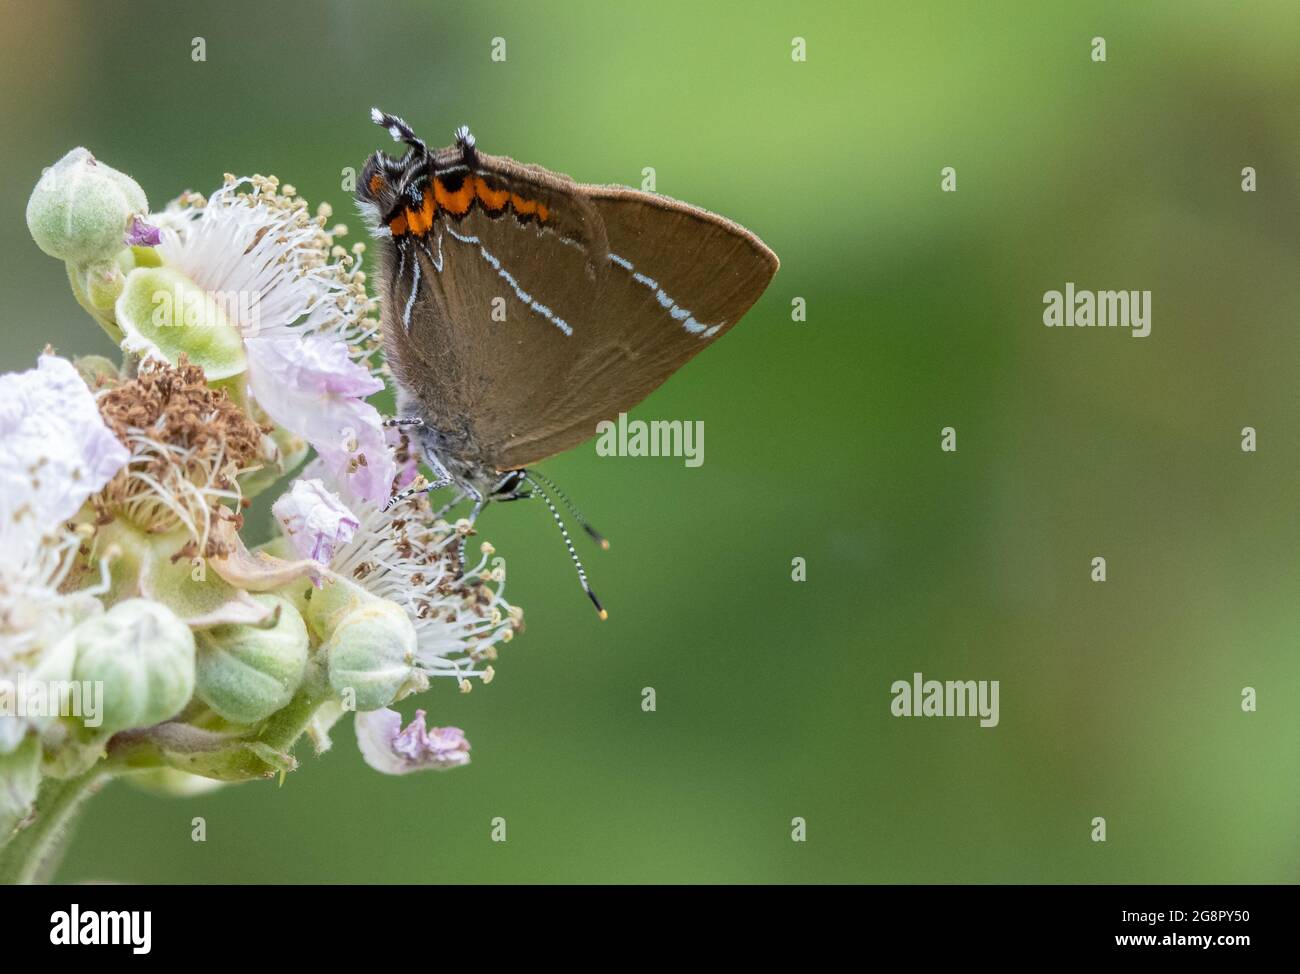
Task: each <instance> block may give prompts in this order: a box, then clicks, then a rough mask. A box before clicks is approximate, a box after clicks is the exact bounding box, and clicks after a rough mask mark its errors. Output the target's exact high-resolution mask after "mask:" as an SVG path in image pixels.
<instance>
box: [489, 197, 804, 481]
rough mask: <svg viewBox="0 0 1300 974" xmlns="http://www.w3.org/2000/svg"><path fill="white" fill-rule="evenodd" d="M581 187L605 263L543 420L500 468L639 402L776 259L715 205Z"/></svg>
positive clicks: (754, 288)
mask: <svg viewBox="0 0 1300 974" xmlns="http://www.w3.org/2000/svg"><path fill="white" fill-rule="evenodd" d="M581 189H582V192H583V195H584V197H585V199H586V200H587V201H588V202H590V203H592V204H594V206H595V208H596V211H597V212H598V213H599V214H600V216H601V218H602V220H603V221H604V226H605V233H606V236H607V238H608V240H609V256H608V257H607V260H606V264H607V266H606V268H605V271H604V273H603V274H602V276H601V280H600V282H599V286H598V287H597V289H596V292H595V295H594V298H593V300H592V301H590V302H589V304H588V305H587V307H586V309H585V314H584V315H582V316H579V317H578V320H577V322H576V323H575V337H576V336H579V335H580V336H583V338H584V340H583V342H582V345H581V347H580V348H579V349H578V350H577V353H576V354H575V355H574V356H573V357H572V358H571V359H570V362H569V367H568V370H567V371H566V372H565V373H563V374H562V375H560V376H557V377H556V380H557V386H556V387H555V388H553V389H552V391H551V398H550V399H549V401H548V406H547V410H546V416H545V419H546V422H545V423H539V424H534V426H533V427H532V428H531V429H530V430H529V431H528V432H527V433H526V434H523V435H519V436H515V437H513V438H511V439H510V440H508V441H506V442H505V443H504V444H503V447H502V450H501V455H500V463H499V468H500V469H513V468H515V467H520V466H526V465H527V464H529V463H536V462H537V461H539V460H542V459H544V458H546V457H548V456H553V455H554V454H557V453H561V452H563V451H565V450H568V449H570V448H571V447H574V446H576V445H578V444H579V443H582V442H583V441H585V440H587V439H589V438H590V437H592V436H594V435H595V434H596V425H597V423H599V422H600V421H601V420H609V419H614V418H615V417H617V416H618V414H619V413H620V412H626V411H628V410H629V409H631V408H632V407H633V406H635V405H636V404H637V403H639V402H641V401H642V400H643V399H645V398H646V397H647V396H648V395H650V393H652V392H653V391H654V390H655V389H657V388H659V386H661V385H662V384H663V383H664V382H665V381H666V380H667V379H668V377H669V376H670V375H672V374H673V373H674V372H676V371H677V370H678V369H680V368H681V367H682V366H683V365H685V364H686V363H687V362H688V361H690V360H691V359H692V358H694V357H695V356H696V355H698V354H699V353H700V352H701V351H703V350H704V349H705V348H706V347H707V346H709V345H711V344H712V343H713V342H715V341H717V339H718V338H720V337H721V336H722V335H724V334H726V332H727V331H729V330H730V329H731V328H732V327H733V326H734V325H735V324H736V323H737V322H738V321H739V320H740V319H741V317H742V316H743V315H744V314H745V313H746V312H747V311H748V310H749V309H750V307H751V306H752V305H753V304H754V302H755V301H757V300H758V298H759V296H760V295H761V294H762V293H763V291H764V289H766V287H767V285H768V283H769V282H770V281H771V279H772V276H773V275H774V274H775V273H776V270H777V267H778V266H779V262H778V260H777V258H776V255H775V254H774V253H772V251H771V250H769V249H768V248H767V247H766V246H765V245H764V244H763V242H762V241H761V240H759V239H758V237H756V236H754V234H752V233H750V232H749V231H748V230H746V229H744V228H743V227H741V226H739V225H737V224H735V223H733V222H731V221H730V220H727V219H725V218H723V217H720V216H717V215H715V214H713V213H709V212H707V211H705V210H701V209H699V208H697V207H694V206H690V205H688V204H686V203H680V202H678V201H676V200H672V199H667V198H665V197H662V196H656V195H654V194H651V193H642V192H638V191H636V190H631V189H626V188H623V187H618V186H583V187H581Z"/></svg>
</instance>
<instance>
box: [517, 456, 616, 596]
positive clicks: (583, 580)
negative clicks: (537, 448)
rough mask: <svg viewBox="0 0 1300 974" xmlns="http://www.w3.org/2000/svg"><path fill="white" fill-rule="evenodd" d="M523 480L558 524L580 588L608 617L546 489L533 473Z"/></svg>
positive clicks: (526, 475)
mask: <svg viewBox="0 0 1300 974" xmlns="http://www.w3.org/2000/svg"><path fill="white" fill-rule="evenodd" d="M524 480H526V481H528V483H530V484H532V485H533V489H534V490H536V491H537V496H538V497H540V498H541V499H542V500H543V501H545V502H546V506H547V508H548V509H549V510H550V512H551V517H553V518H555V523H556V524H557V525H559V528H560V534H561V535H562V536H563V537H564V547H566V548H568V549H569V557H570V558H572V559H573V564H574V567H575V568H577V569H578V582H579V583H580V584H581V585H582V590H583V591H584V592H586V593H587V598H589V599H591V604H592V605H594V606H595V607H596V612H597V613H598V614H599V615H600V617H601V619H608V618H609V613H608V612H606V611H605V607H604V606H603V605H601V604H600V599H598V598H596V593H595V592H593V591H592V590H591V586H590V585H588V584H587V571H586V569H585V568H583V567H582V559H581V558H579V557H578V552H577V551H575V550H574V547H573V542H572V541H571V540H570V539H569V529H568V528H566V527H565V526H564V519H563V518H561V517H560V512H559V511H558V510H556V508H555V504H554V503H553V502H552V501H551V498H550V497H549V496H548V495H547V493H546V491H545V490H543V489H542V485H541V484H539V483H538V482H537V481H536V480H534V479H533V474H525V475H524Z"/></svg>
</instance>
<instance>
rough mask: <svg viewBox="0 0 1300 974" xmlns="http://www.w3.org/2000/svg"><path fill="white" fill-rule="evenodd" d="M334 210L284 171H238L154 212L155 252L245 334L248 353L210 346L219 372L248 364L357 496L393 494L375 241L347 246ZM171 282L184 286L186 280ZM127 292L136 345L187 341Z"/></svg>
mask: <svg viewBox="0 0 1300 974" xmlns="http://www.w3.org/2000/svg"><path fill="white" fill-rule="evenodd" d="M245 187H248V191H243V190H244V189H245ZM330 215H331V211H330V209H329V207H328V206H326V205H322V206H320V207H318V209H317V211H316V215H315V217H311V216H309V215H308V212H307V204H306V202H305V201H303V200H302V199H300V198H298V197H297V195H296V193H295V191H294V190H293V187H291V186H285V187H283V188H282V189H281V187H280V185H279V181H278V180H276V179H275V178H274V177H261V176H255V177H252V178H251V179H236V178H235V177H234V176H227V177H226V181H225V184H224V185H223V186H222V187H221V189H219V190H217V192H216V193H214V194H213V195H212V197H211V198H210V199H206V200H205V199H204V198H203V197H202V196H198V195H196V194H186V195H185V196H182V197H181V198H180V199H179V200H177V201H176V202H175V203H173V204H172V205H170V206H169V207H168V208H167V209H166V210H165V211H164V212H162V213H157V214H153V215H152V216H151V217H150V220H151V221H152V222H153V223H155V224H156V225H157V226H158V229H159V233H160V237H161V241H160V243H159V244H158V245H157V246H156V247H155V248H154V249H155V252H156V253H157V256H158V258H159V260H160V261H161V263H162V266H163V268H164V269H166V270H168V271H171V272H175V273H177V274H179V275H183V278H184V280H185V281H188V282H191V283H192V284H193V285H195V286H197V288H199V289H200V290H201V291H202V292H203V296H204V297H205V298H206V299H207V301H208V303H207V304H203V305H201V307H200V308H199V313H198V314H197V315H196V317H197V319H198V320H199V321H202V322H209V323H210V322H213V321H217V322H218V323H219V324H221V325H222V328H221V331H223V332H227V333H228V331H229V327H233V329H235V330H237V331H238V333H239V335H240V336H241V337H242V348H241V349H240V350H239V353H238V354H236V352H235V350H233V349H231V348H230V347H228V346H226V345H222V346H221V347H211V348H209V349H207V350H208V351H211V352H212V353H213V355H212V359H213V362H212V363H211V364H213V365H215V366H217V369H216V371H219V372H225V373H226V374H227V375H230V376H235V375H239V374H240V373H241V372H243V371H245V369H246V371H247V377H246V383H247V388H248V390H249V391H250V392H251V393H252V397H253V399H254V401H255V402H256V403H257V405H258V406H259V407H260V408H261V409H262V410H263V411H265V412H266V414H267V415H268V416H269V417H270V418H271V419H273V420H274V421H275V422H276V423H278V424H279V425H280V426H283V427H284V428H285V429H287V430H289V431H291V432H293V433H295V434H297V435H298V436H301V437H302V438H303V439H305V440H307V442H309V443H310V444H311V445H312V446H313V447H314V448H315V449H316V451H317V453H318V454H319V456H320V457H321V459H322V460H323V461H324V463H325V465H326V467H327V468H328V469H329V471H330V473H331V474H332V475H333V476H334V477H335V478H337V480H338V481H339V483H341V484H343V485H344V486H345V487H346V488H347V489H348V490H349V491H350V492H351V493H353V494H355V495H356V496H358V497H362V498H366V499H368V500H370V501H372V502H374V503H382V502H383V501H384V500H385V499H386V498H387V496H388V492H389V489H390V487H391V485H392V481H393V476H394V474H395V473H396V469H395V467H394V465H393V462H392V459H391V457H390V456H389V451H388V450H387V449H386V441H385V433H384V429H383V425H382V418H381V417H380V415H379V412H378V410H376V409H375V408H374V407H373V406H371V405H369V404H368V403H366V402H365V397H367V396H370V395H373V394H374V393H376V392H378V391H380V390H381V389H382V388H383V382H382V380H380V379H379V378H377V377H376V375H375V373H374V371H373V370H372V368H371V366H370V365H369V364H368V363H369V359H370V357H371V356H372V355H373V353H374V351H375V349H376V341H375V336H376V332H377V328H378V325H377V322H376V320H375V319H374V318H373V317H371V314H372V312H373V311H374V308H375V302H374V301H372V300H371V299H370V298H369V297H368V296H367V294H366V289H365V275H364V274H363V273H362V272H361V271H360V270H359V268H358V264H359V260H360V257H361V254H362V252H363V250H364V245H363V244H356V245H354V247H353V248H352V251H351V253H349V252H348V251H346V250H345V249H344V248H343V247H341V246H339V245H336V244H335V242H334V241H335V238H336V237H337V236H340V235H342V234H343V233H346V228H345V227H343V226H335V227H333V228H331V229H329V230H327V229H326V228H325V223H326V221H327V220H328V218H329V217H330ZM139 270H143V271H145V272H146V273H148V274H153V276H155V277H156V276H157V272H156V271H150V270H149V269H145V268H141V269H139ZM132 273H133V274H134V273H136V272H132ZM158 283H159V282H157V281H154V282H153V283H152V285H151V286H153V287H154V290H153V291H151V292H150V297H151V299H152V297H153V296H154V295H155V294H156V293H157V284H158ZM170 283H171V284H172V285H173V288H179V290H178V292H177V293H184V291H185V288H184V286H183V285H182V284H180V282H177V281H171V282H170ZM129 288H130V280H129V278H128V291H129ZM126 297H127V294H125V293H124V296H123V299H121V300H119V302H118V317H119V324H120V325H121V326H122V328H123V329H124V331H125V333H126V341H127V346H128V347H130V348H132V349H134V350H136V351H138V352H141V353H144V354H155V355H161V356H163V357H168V352H169V351H170V352H171V353H172V355H173V356H174V354H175V351H174V348H173V349H169V348H168V346H169V345H171V346H173V347H174V346H175V344H176V339H175V338H174V337H173V336H169V335H167V328H168V327H169V326H174V325H175V321H174V320H173V321H171V322H167V321H165V320H164V321H163V322H162V323H159V322H158V320H157V319H158V317H159V316H158V314H157V313H156V312H157V308H156V307H152V308H148V307H134V306H131V304H130V302H128V301H126ZM147 311H152V312H154V313H148V314H147V313H146V312H147ZM174 313H175V309H173V314H174ZM163 317H164V318H165V316H163ZM227 326H228V327H227ZM193 330H194V329H186V331H187V332H192V331H193ZM185 340H186V341H193V340H195V339H194V337H193V336H191V335H186V336H185ZM196 361H199V362H200V364H203V365H204V366H205V371H206V372H207V374H208V377H209V378H210V379H211V378H214V377H219V376H217V375H214V369H213V368H210V367H208V366H209V363H208V362H203V361H202V360H201V359H200V358H197V357H196Z"/></svg>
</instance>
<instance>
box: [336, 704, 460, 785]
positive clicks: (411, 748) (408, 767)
mask: <svg viewBox="0 0 1300 974" xmlns="http://www.w3.org/2000/svg"><path fill="white" fill-rule="evenodd" d="M424 717H425V713H424V711H423V710H417V711H416V712H415V718H414V719H413V720H412V721H411V722H410V724H408V725H407V726H406V727H405V728H403V727H402V715H401V714H399V713H398V712H397V711H396V710H389V709H387V708H385V709H383V710H372V711H369V712H368V713H359V714H357V716H356V729H357V747H358V748H360V750H361V756H362V757H363V758H364V759H365V762H366V764H368V765H370V766H371V767H372V768H374V769H375V770H376V771H379V772H381V773H383V774H410V773H411V772H413V771H426V770H430V769H433V770H439V771H445V770H446V769H448V768H458V767H460V766H461V765H464V764H469V741H467V740H466V739H465V732H464V731H462V730H461V729H460V728H459V727H426V726H425V723H424Z"/></svg>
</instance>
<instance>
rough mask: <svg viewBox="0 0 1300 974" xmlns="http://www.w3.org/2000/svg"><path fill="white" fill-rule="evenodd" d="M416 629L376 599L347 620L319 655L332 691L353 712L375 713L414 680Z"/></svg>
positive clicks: (398, 609) (399, 610)
mask: <svg viewBox="0 0 1300 974" xmlns="http://www.w3.org/2000/svg"><path fill="white" fill-rule="evenodd" d="M415 647H416V635H415V626H414V625H412V623H411V620H410V618H409V617H408V616H407V614H406V612H405V611H403V609H402V608H401V606H398V605H396V604H394V603H392V602H387V601H384V600H382V599H375V600H373V601H371V602H369V603H367V604H365V605H362V606H360V607H359V608H357V609H354V610H353V611H352V612H349V613H348V614H347V615H345V616H344V617H343V618H342V619H341V620H340V621H339V623H338V624H337V625H336V626H335V627H334V631H333V632H332V633H331V634H330V637H329V639H328V640H327V641H326V643H325V644H324V646H323V647H322V649H323V650H324V651H325V652H326V653H327V654H328V659H329V680H330V686H331V687H332V688H333V689H334V691H335V692H336V693H338V694H339V695H340V696H341V697H342V698H343V700H344V702H345V704H354V705H355V708H356V709H357V710H379V709H380V708H382V707H387V706H388V705H389V704H391V703H392V702H393V701H394V700H396V699H397V697H398V695H399V694H400V693H401V691H402V690H403V689H404V688H405V687H406V686H407V685H408V683H409V682H410V681H411V680H412V679H414V678H416V675H417V672H416V670H415V667H414V665H413V664H414V662H415Z"/></svg>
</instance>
